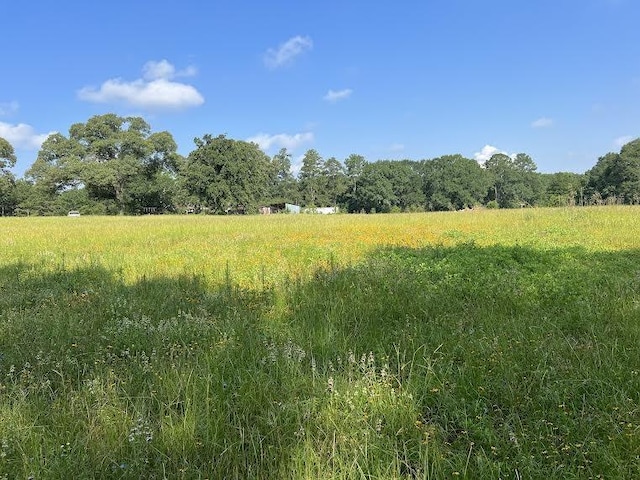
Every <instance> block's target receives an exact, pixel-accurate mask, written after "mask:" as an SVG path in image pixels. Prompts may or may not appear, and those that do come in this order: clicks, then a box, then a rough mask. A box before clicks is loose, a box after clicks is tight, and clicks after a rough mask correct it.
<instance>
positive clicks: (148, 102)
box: [78, 60, 204, 110]
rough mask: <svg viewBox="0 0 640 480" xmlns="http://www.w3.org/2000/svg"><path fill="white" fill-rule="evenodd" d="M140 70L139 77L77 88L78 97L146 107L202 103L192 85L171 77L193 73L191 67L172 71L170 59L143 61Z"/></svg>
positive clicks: (183, 106) (168, 107)
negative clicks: (128, 80) (141, 72)
mask: <svg viewBox="0 0 640 480" xmlns="http://www.w3.org/2000/svg"><path fill="white" fill-rule="evenodd" d="M142 71H143V78H139V79H137V80H133V81H130V82H127V81H124V80H122V79H120V78H114V79H110V80H107V81H105V82H104V83H103V84H102V85H101V86H100V88H99V89H96V88H95V87H84V88H82V89H81V90H80V91H78V98H80V99H81V100H85V101H87V102H94V103H124V104H127V105H130V106H133V107H136V108H142V109H147V110H157V109H168V110H180V109H184V108H189V107H197V106H200V105H202V104H203V103H204V98H203V96H202V95H201V94H200V92H198V90H196V88H195V87H193V86H191V85H187V84H185V83H180V82H175V81H172V79H173V78H175V77H178V76H182V77H184V76H192V75H194V74H195V73H196V70H195V68H194V67H188V68H187V69H186V70H183V71H180V72H176V69H175V67H174V66H173V65H172V64H171V63H169V62H168V61H166V60H161V61H159V62H155V61H151V62H147V63H146V64H145V65H144V67H143V69H142Z"/></svg>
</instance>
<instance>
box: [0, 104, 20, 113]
mask: <svg viewBox="0 0 640 480" xmlns="http://www.w3.org/2000/svg"><path fill="white" fill-rule="evenodd" d="M19 108H20V105H19V104H18V102H16V101H13V102H6V103H0V116H4V115H11V114H12V113H15V112H17V111H18V109H19Z"/></svg>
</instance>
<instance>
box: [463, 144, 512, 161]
mask: <svg viewBox="0 0 640 480" xmlns="http://www.w3.org/2000/svg"><path fill="white" fill-rule="evenodd" d="M496 153H503V154H505V155H508V156H509V157H511V158H515V154H514V153H507V152H505V151H504V150H500V149H499V148H497V147H494V146H493V145H485V146H484V147H482V150H480V151H479V152H476V153H474V154H473V158H474V159H475V160H476V161H477V162H478V163H479V164H480V165H484V162H486V161H487V160H489V159H490V158H491V157H492V156H494V155H495V154H496Z"/></svg>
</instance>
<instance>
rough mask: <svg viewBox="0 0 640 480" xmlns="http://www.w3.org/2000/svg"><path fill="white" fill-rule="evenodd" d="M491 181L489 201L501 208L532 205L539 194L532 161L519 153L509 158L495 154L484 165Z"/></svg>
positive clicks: (539, 186)
mask: <svg viewBox="0 0 640 480" xmlns="http://www.w3.org/2000/svg"><path fill="white" fill-rule="evenodd" d="M485 169H486V171H487V172H488V173H489V178H490V180H491V185H492V186H491V187H490V192H489V195H488V198H489V200H495V201H496V202H497V203H498V205H499V206H500V207H501V208H514V207H519V206H522V205H534V204H535V203H536V201H537V200H538V198H539V196H540V194H541V191H540V190H541V185H540V181H539V178H538V175H537V173H536V169H537V167H536V164H535V162H534V161H533V159H532V158H531V157H530V156H529V155H527V154H525V153H519V154H517V155H516V156H515V158H511V157H509V156H508V155H505V154H504V153H496V154H494V155H493V156H492V157H491V158H490V159H489V160H487V161H486V163H485Z"/></svg>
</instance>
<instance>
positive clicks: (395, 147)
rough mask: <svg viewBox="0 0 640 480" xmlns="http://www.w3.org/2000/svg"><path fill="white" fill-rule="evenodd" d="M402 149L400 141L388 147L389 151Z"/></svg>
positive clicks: (402, 145)
mask: <svg viewBox="0 0 640 480" xmlns="http://www.w3.org/2000/svg"><path fill="white" fill-rule="evenodd" d="M403 150H404V144H402V143H394V144H392V145H391V146H390V147H389V151H390V152H401V151H403Z"/></svg>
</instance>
